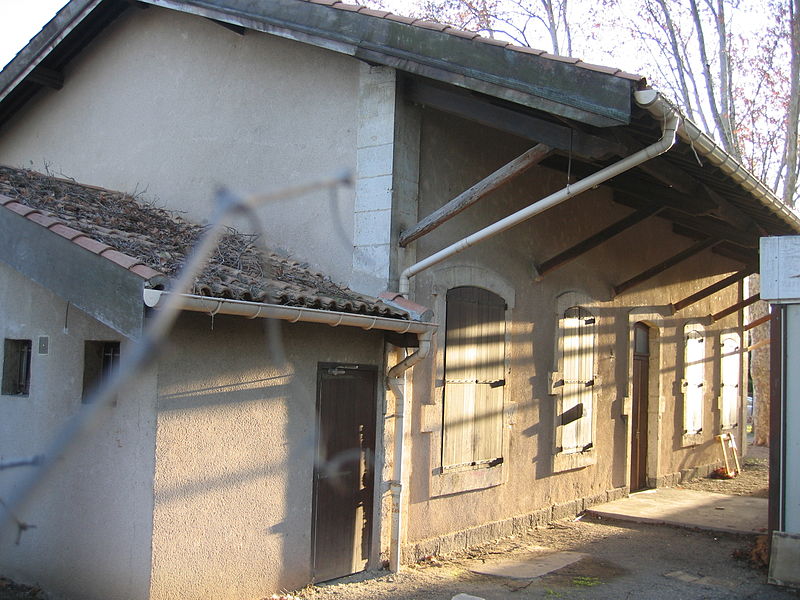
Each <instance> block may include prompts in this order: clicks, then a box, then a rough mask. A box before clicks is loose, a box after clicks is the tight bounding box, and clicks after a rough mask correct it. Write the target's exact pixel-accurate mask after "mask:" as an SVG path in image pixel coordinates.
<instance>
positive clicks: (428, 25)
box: [413, 19, 453, 31]
mask: <svg viewBox="0 0 800 600" xmlns="http://www.w3.org/2000/svg"><path fill="white" fill-rule="evenodd" d="M413 25H414V27H422V28H423V29H432V30H434V31H444V30H445V29H453V28H452V27H451V26H450V25H445V24H443V23H435V22H434V21H425V20H424V19H417V20H416V21H414V23H413Z"/></svg>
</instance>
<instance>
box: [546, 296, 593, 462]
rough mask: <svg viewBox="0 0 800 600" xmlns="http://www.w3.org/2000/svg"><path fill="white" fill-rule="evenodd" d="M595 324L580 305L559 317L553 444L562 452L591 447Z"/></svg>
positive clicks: (584, 449) (568, 452) (577, 450)
mask: <svg viewBox="0 0 800 600" xmlns="http://www.w3.org/2000/svg"><path fill="white" fill-rule="evenodd" d="M596 325H597V320H596V319H595V317H594V315H592V314H591V313H590V312H589V311H587V310H586V309H585V308H583V307H579V306H573V307H572V308H568V309H567V310H566V311H565V312H564V315H563V316H562V318H561V319H560V320H559V354H560V366H561V376H562V380H561V402H560V406H559V417H560V418H559V419H558V421H557V422H560V426H559V435H557V436H556V437H557V441H556V445H557V449H558V451H559V452H561V453H563V454H571V453H576V452H584V451H586V450H589V449H590V448H592V446H593V432H592V417H593V415H592V413H593V410H594V379H595V376H594V355H595V337H596Z"/></svg>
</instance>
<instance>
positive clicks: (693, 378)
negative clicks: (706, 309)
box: [682, 323, 706, 435]
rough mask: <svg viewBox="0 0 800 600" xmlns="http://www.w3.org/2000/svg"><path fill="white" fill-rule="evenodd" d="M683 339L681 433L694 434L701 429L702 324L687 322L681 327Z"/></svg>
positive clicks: (702, 379)
mask: <svg viewBox="0 0 800 600" xmlns="http://www.w3.org/2000/svg"><path fill="white" fill-rule="evenodd" d="M683 340H684V346H683V381H682V388H683V433H684V435H696V434H699V433H701V432H702V431H703V398H704V397H705V394H704V389H705V388H704V386H705V371H704V370H705V360H706V338H705V331H704V330H703V326H702V325H698V324H696V323H690V324H687V325H686V326H685V327H684V328H683Z"/></svg>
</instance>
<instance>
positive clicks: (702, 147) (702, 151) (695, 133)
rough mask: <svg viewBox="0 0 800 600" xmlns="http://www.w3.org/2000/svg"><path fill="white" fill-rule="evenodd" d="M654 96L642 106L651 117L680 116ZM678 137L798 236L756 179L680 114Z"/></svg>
mask: <svg viewBox="0 0 800 600" xmlns="http://www.w3.org/2000/svg"><path fill="white" fill-rule="evenodd" d="M655 93H656V95H657V98H656V100H655V101H654V102H652V103H650V104H649V105H647V106H642V108H644V109H645V110H647V111H648V112H649V113H650V114H651V115H652V116H653V117H655V118H656V119H658V120H661V119H662V118H663V114H664V112H665V111H674V112H676V113H678V114H681V113H680V110H679V109H678V108H677V107H676V106H675V105H674V104H672V103H671V102H670V101H669V100H667V99H666V98H665V97H664V96H663V95H661V93H660V92H655ZM678 137H679V138H680V139H681V140H682V141H684V142H686V143H687V144H689V145H690V146H691V147H692V148H693V149H694V150H695V151H696V152H697V153H698V154H699V155H700V156H702V157H703V158H705V159H707V160H708V162H710V163H711V164H712V165H714V166H715V167H717V168H719V169H720V170H721V171H722V172H723V173H725V175H727V176H728V177H730V178H731V179H732V180H733V181H734V182H736V183H737V184H738V185H739V186H740V187H741V188H742V189H743V190H745V191H746V192H749V193H750V194H751V195H752V196H753V197H754V198H756V199H757V200H758V201H759V202H760V203H761V204H762V206H764V207H765V208H768V209H769V210H770V211H772V212H773V213H774V214H776V215H777V216H778V217H780V218H781V220H782V221H783V222H784V223H786V224H787V225H788V226H789V227H791V228H792V229H794V230H795V231H796V232H798V233H800V218H798V217H797V215H796V214H795V213H794V212H792V211H791V210H790V209H789V208H788V207H787V206H786V205H785V204H784V203H783V202H781V201H780V200H779V199H778V198H777V197H776V196H775V194H774V193H773V192H772V190H771V189H769V188H768V187H767V186H766V185H764V183H763V182H762V181H761V180H760V179H759V178H757V177H756V176H755V175H753V174H752V173H751V172H750V171H749V170H747V168H745V167H744V165H742V164H741V163H740V162H739V161H737V160H736V159H735V158H734V157H733V156H731V155H730V154H729V153H728V152H727V151H726V150H724V149H723V148H722V146H720V145H719V143H717V142H716V141H715V140H714V139H713V138H712V137H711V136H709V135H708V134H707V133H704V132H703V131H702V130H701V129H700V128H699V127H698V126H697V125H696V124H695V123H694V122H692V121H691V120H689V119H687V118H686V117H684V116H683V115H682V114H681V122H680V124H679V126H678Z"/></svg>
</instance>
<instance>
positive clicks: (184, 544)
mask: <svg viewBox="0 0 800 600" xmlns="http://www.w3.org/2000/svg"><path fill="white" fill-rule="evenodd" d="M264 332H265V329H264V327H263V326H262V324H261V323H259V322H257V321H255V322H254V321H250V320H246V319H239V318H233V317H220V316H217V317H215V318H214V321H213V328H212V320H211V318H210V317H208V316H206V315H185V316H183V317H182V318H181V319H180V321H179V323H178V327H177V329H176V331H175V333H174V335H173V337H172V338H171V348H170V351H169V353H168V354H166V355H165V356H164V357H163V358H162V360H161V361H160V363H159V391H158V428H157V439H156V475H155V513H154V517H153V575H152V577H153V584H152V589H151V597H152V598H153V599H159V600H161V599H169V598H215V597H225V598H241V599H245V598H261V597H265V596H269V595H270V594H272V593H273V592H277V591H280V590H281V589H296V588H299V587H302V586H304V585H306V584H308V583H309V582H310V575H311V564H310V559H311V523H312V512H311V506H312V477H313V468H314V455H315V435H316V431H315V423H316V420H315V406H316V389H317V364H318V362H338V363H342V364H373V365H381V364H382V362H383V356H382V355H383V339H382V335H381V334H380V333H364V332H363V331H361V330H358V329H355V328H345V327H340V328H335V329H334V328H331V327H329V326H327V325H305V324H294V325H285V326H284V327H283V336H282V343H283V344H284V349H285V353H286V357H287V361H286V364H285V365H283V366H277V365H275V364H274V363H273V362H272V360H271V359H270V356H269V353H268V345H267V342H266V339H265V333H264ZM379 393H380V395H381V397H378V398H376V399H375V401H376V402H378V403H379V404H378V406H379V407H380V406H381V405H382V404H383V400H382V394H383V392H382V390H381V391H380V392H379ZM377 412H378V414H379V415H380V414H381V412H382V411H380V410H379V411H377ZM379 431H380V429H379ZM378 438H379V439H380V436H378ZM379 451H380V452H382V450H379ZM380 476H381V472H380V469H376V477H377V478H380ZM375 489H376V496H380V494H381V491H382V490H383V489H384V487H383V485H382V482H381V481H376V485H375ZM376 503H377V500H376ZM375 514H376V515H377V514H379V513H378V512H377V511H376V512H375ZM379 538H380V534H379V535H377V536H375V538H374V540H373V541H374V543H375V545H377V540H378V539H379ZM373 556H375V552H373Z"/></svg>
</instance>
